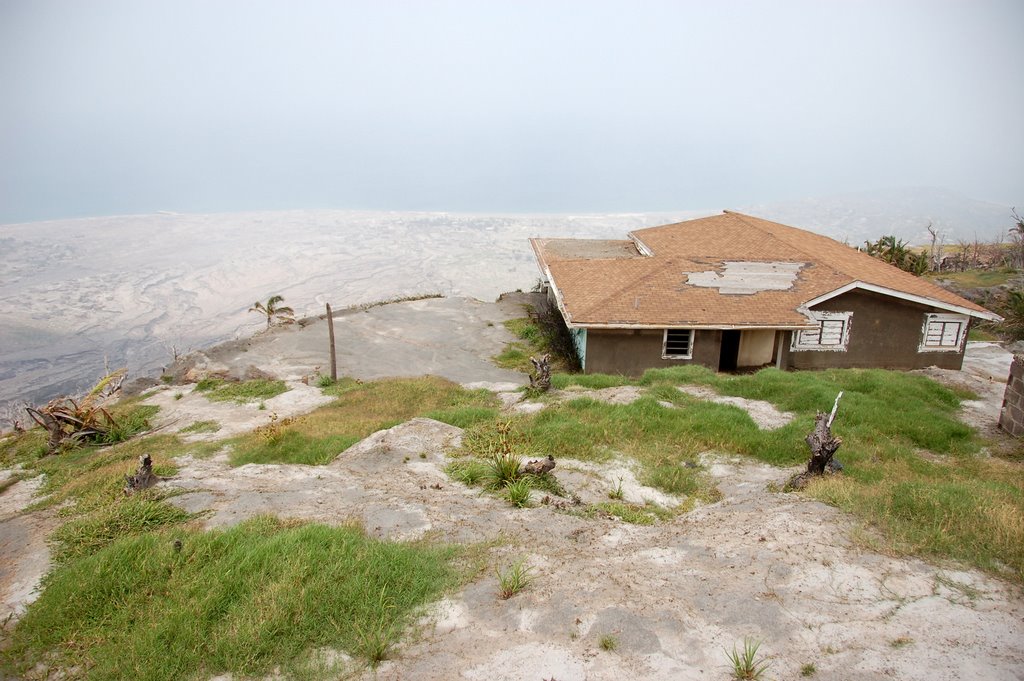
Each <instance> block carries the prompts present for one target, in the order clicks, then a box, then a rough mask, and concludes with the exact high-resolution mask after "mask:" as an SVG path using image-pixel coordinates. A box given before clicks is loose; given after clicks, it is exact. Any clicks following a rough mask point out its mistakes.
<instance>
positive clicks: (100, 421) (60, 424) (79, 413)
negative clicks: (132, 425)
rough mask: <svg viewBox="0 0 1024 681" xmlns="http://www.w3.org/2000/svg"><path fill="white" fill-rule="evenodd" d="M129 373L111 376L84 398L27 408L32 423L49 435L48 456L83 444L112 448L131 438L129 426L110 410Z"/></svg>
mask: <svg viewBox="0 0 1024 681" xmlns="http://www.w3.org/2000/svg"><path fill="white" fill-rule="evenodd" d="M127 373H128V372H127V369H119V370H117V371H114V372H112V373H108V374H107V375H106V376H104V377H103V378H102V379H100V381H99V382H98V383H97V384H96V385H95V386H94V387H93V389H92V390H90V391H89V392H88V394H86V395H85V397H82V398H79V399H76V398H74V397H57V398H54V399H52V400H50V401H49V402H48V403H47V404H46V406H43V407H26V409H25V411H26V412H27V413H28V415H29V416H30V417H31V418H32V420H33V421H35V422H36V424H38V425H39V426H40V427H41V428H42V429H43V430H45V431H46V432H47V434H48V436H49V437H48V440H47V448H48V450H49V453H51V454H55V453H58V452H60V451H64V450H66V449H68V448H69V447H76V446H78V445H83V444H111V443H113V442H119V441H120V440H123V439H125V438H126V437H128V436H130V433H128V432H127V430H128V429H126V426H127V425H128V424H127V423H125V422H123V421H121V420H119V419H117V418H115V417H114V416H113V414H112V413H111V412H110V410H109V408H108V407H109V405H110V404H111V403H112V402H113V401H114V400H115V398H116V397H117V395H118V393H119V392H120V391H121V384H122V383H124V379H125V376H126V375H127ZM131 434H133V433H131Z"/></svg>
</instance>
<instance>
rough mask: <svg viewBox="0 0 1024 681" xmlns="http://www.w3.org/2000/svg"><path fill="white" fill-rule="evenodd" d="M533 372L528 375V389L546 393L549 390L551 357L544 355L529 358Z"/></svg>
mask: <svg viewBox="0 0 1024 681" xmlns="http://www.w3.org/2000/svg"><path fill="white" fill-rule="evenodd" d="M530 363H531V364H533V369H534V372H533V373H532V374H530V387H531V388H533V389H534V390H539V391H540V392H542V393H546V392H547V391H548V390H551V355H550V354H544V355H543V356H541V358H540V359H539V360H538V359H535V358H533V357H531V358H530Z"/></svg>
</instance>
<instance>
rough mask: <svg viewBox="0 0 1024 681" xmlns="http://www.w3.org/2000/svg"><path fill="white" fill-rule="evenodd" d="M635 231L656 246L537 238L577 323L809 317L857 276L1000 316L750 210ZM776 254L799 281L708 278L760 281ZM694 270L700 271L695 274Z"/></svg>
mask: <svg viewBox="0 0 1024 681" xmlns="http://www.w3.org/2000/svg"><path fill="white" fill-rule="evenodd" d="M629 236H630V237H632V238H633V239H634V241H635V242H639V245H640V247H641V248H640V251H643V250H644V247H646V248H647V249H648V250H649V252H651V253H652V254H653V255H651V256H645V255H642V254H641V253H640V252H634V251H633V249H632V248H630V247H629V243H630V242H608V241H605V242H599V243H600V244H601V248H594V247H588V246H587V243H588V240H581V239H532V240H531V243H532V244H533V248H534V251H535V253H536V254H537V259H538V260H539V262H540V264H541V268H542V269H544V270H545V272H546V273H547V274H548V276H549V279H550V281H551V284H552V286H554V287H555V290H556V293H557V295H558V297H559V301H560V304H561V306H562V309H563V311H564V312H565V313H566V317H567V320H568V321H569V322H570V323H571V324H573V325H576V326H658V327H672V326H679V327H694V326H696V327H700V326H704V327H716V326H722V327H733V326H734V327H757V326H761V327H775V328H779V327H782V328H800V327H808V326H809V324H808V317H807V315H806V314H804V313H803V312H802V311H801V310H802V309H804V306H805V305H806V304H807V303H808V302H809V301H812V300H814V299H816V298H819V297H821V296H826V295H827V294H830V293H832V292H834V291H837V290H838V289H842V288H843V287H844V286H847V285H852V284H855V283H858V285H859V284H866V285H868V286H869V287H877V288H881V289H885V290H886V291H892V292H895V293H896V294H902V295H905V296H910V297H916V298H923V299H926V302H929V303H931V304H935V305H938V306H940V307H947V308H948V307H955V308H959V309H961V310H962V311H964V312H966V313H970V314H975V315H976V316H979V317H986V318H992V317H994V315H992V313H991V312H989V311H988V310H986V309H985V308H983V307H980V306H978V305H975V304H974V303H972V302H970V301H968V300H965V299H963V298H961V297H960V296H957V295H955V294H953V293H950V292H949V291H947V290H945V289H943V288H941V287H940V286H936V285H935V284H932V283H930V282H928V281H926V280H924V279H921V278H919V277H915V276H914V275H912V274H909V273H907V272H903V271H902V270H900V269H898V268H896V267H893V266H891V265H887V264H886V263H884V262H882V261H880V260H878V259H876V258H873V257H871V256H869V255H867V254H865V253H862V252H860V251H857V250H856V249H853V248H850V247H849V246H846V245H844V244H841V243H839V242H837V241H835V240H833V239H829V238H828V237H824V236H821V235H819V234H814V233H811V232H807V231H804V230H801V229H796V228H795V227H787V226H786V225H781V224H778V223H775V222H770V221H768V220H762V219H760V218H755V217H751V216H748V215H742V214H740V213H733V212H730V211H726V212H725V213H723V214H722V215H715V216H712V217H707V218H700V219H697V220H689V221H686V222H680V223H677V224H673V225H664V226H662V227H651V228H648V229H641V230H637V231H635V232H632V233H630V235H629ZM607 256H613V257H607ZM732 263H740V264H739V265H734V264H732ZM751 263H765V264H764V265H752V264H751ZM772 263H775V267H778V268H781V269H783V270H787V271H792V270H796V275H795V277H793V278H792V282H791V284H790V283H788V282H786V281H784V282H783V284H782V286H783V287H782V288H781V289H776V290H757V291H756V292H752V293H729V292H722V291H727V290H729V289H720V288H716V287H714V286H710V285H708V283H707V282H708V281H711V282H714V281H716V280H719V279H722V277H725V281H729V280H730V277H735V276H741V277H748V276H752V277H753V280H754V282H755V283H754V288H755V289H756V288H757V287H758V286H759V285H761V284H762V283H763V282H762V279H763V281H768V279H767V278H763V277H762V278H761V279H759V278H758V275H757V274H756V273H755V274H753V275H746V274H743V273H742V272H741V271H742V270H744V269H751V268H754V269H758V268H760V269H767V268H769V267H772V266H771V265H770V264H772ZM730 268H732V271H731V272H730ZM691 275H696V276H695V277H694V279H693V280H691V279H690V276H691ZM743 281H749V280H748V279H743ZM696 282H703V285H697V283H696ZM759 282H760V283H759ZM764 285H765V286H767V287H768V288H769V289H770V287H771V285H769V284H764ZM786 286H788V288H786Z"/></svg>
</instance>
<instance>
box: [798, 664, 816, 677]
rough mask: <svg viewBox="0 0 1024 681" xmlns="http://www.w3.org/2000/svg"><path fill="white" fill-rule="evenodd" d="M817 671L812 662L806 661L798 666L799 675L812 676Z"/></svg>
mask: <svg viewBox="0 0 1024 681" xmlns="http://www.w3.org/2000/svg"><path fill="white" fill-rule="evenodd" d="M817 673H818V668H817V667H815V666H814V663H813V662H808V663H807V664H805V665H804V666H802V667H800V676H814V675H815V674H817Z"/></svg>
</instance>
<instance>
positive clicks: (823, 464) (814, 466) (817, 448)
mask: <svg viewBox="0 0 1024 681" xmlns="http://www.w3.org/2000/svg"><path fill="white" fill-rule="evenodd" d="M842 396H843V393H842V392H840V393H839V394H838V395H836V401H835V403H834V404H833V405H832V412H831V413H830V414H826V413H825V412H823V411H819V412H818V414H817V416H815V417H814V430H812V431H811V432H810V433H808V435H807V437H806V438H804V440H805V441H806V442H807V446H808V447H809V448H810V450H811V458H810V460H809V461H808V462H807V470H805V471H804V472H802V473H797V474H796V475H794V476H793V477H792V479H790V481H789V483H787V485H786V487H787V488H789V489H803V488H804V487H806V486H807V483H808V482H810V481H811V478H814V477H817V476H819V475H825V474H826V473H836V472H838V471H841V470H842V469H843V466H842V464H840V463H839V462H838V461H836V460H835V459H834V458H833V457H835V454H836V451H837V450H838V449H839V446H840V445H842V444H843V439H842V438H839V437H836V436H835V435H833V434H832V422H833V421H835V418H836V413H837V412H838V411H839V398H840V397H842Z"/></svg>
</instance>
